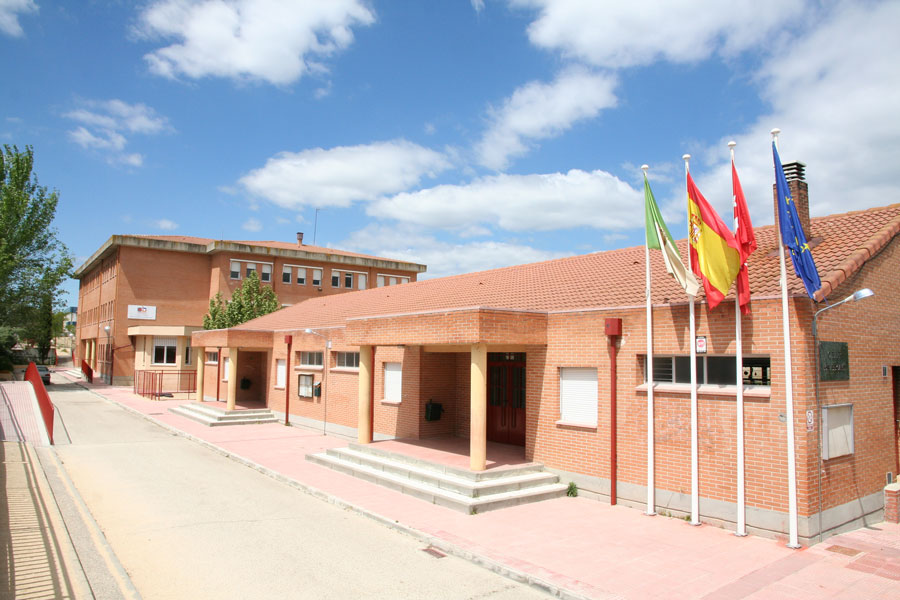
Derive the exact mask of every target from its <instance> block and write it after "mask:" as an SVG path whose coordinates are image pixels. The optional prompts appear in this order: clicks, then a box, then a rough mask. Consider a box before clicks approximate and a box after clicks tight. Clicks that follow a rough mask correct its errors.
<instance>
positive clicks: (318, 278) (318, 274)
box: [312, 269, 322, 287]
mask: <svg viewBox="0 0 900 600" xmlns="http://www.w3.org/2000/svg"><path fill="white" fill-rule="evenodd" d="M312 272H313V274H312V284H313V287H322V269H313V270H312Z"/></svg>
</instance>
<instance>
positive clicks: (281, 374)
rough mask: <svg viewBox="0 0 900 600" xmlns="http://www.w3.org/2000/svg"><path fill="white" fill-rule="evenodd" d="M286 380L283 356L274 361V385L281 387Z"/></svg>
mask: <svg viewBox="0 0 900 600" xmlns="http://www.w3.org/2000/svg"><path fill="white" fill-rule="evenodd" d="M286 382H287V364H286V363H285V360H284V359H283V358H279V359H277V360H276V361H275V387H280V388H283V387H284V384H285V383H286Z"/></svg>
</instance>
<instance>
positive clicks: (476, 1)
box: [471, 0, 484, 13]
mask: <svg viewBox="0 0 900 600" xmlns="http://www.w3.org/2000/svg"><path fill="white" fill-rule="evenodd" d="M471 2H472V8H474V9H475V12H477V13H480V12H481V11H483V10H484V0H471Z"/></svg>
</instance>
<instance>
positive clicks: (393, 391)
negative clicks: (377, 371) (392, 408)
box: [384, 363, 403, 402]
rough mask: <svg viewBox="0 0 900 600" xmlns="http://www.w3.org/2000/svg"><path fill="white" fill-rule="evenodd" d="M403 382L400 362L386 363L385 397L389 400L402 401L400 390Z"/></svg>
mask: <svg viewBox="0 0 900 600" xmlns="http://www.w3.org/2000/svg"><path fill="white" fill-rule="evenodd" d="M402 382H403V371H402V369H401V365H400V363H384V399H385V400H387V401H388V402H400V390H401V388H402Z"/></svg>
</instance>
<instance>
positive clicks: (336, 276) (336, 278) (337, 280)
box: [331, 269, 341, 288]
mask: <svg viewBox="0 0 900 600" xmlns="http://www.w3.org/2000/svg"><path fill="white" fill-rule="evenodd" d="M331 287H333V288H339V287H341V272H340V271H335V270H334V269H332V271H331Z"/></svg>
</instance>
